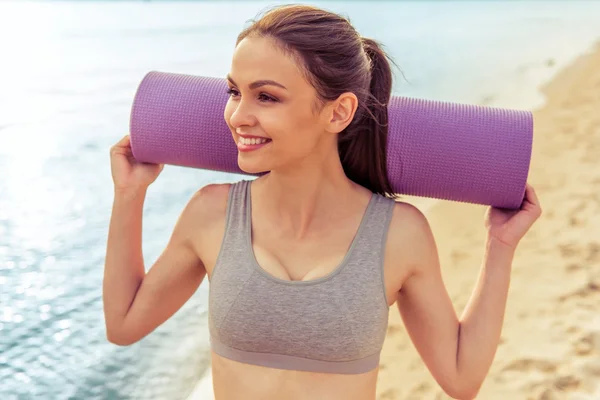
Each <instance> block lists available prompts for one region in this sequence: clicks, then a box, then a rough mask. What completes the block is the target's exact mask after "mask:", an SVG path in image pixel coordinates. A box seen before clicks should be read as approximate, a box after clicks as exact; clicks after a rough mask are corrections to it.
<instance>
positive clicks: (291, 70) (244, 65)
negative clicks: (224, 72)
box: [231, 38, 305, 89]
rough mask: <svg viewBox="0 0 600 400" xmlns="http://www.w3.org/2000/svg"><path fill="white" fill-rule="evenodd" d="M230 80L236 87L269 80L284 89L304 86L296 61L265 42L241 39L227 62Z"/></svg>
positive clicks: (271, 42)
mask: <svg viewBox="0 0 600 400" xmlns="http://www.w3.org/2000/svg"><path fill="white" fill-rule="evenodd" d="M231 76H232V78H233V79H235V81H236V82H237V83H238V84H239V85H246V84H250V83H252V82H253V81H255V80H259V79H272V80H274V81H277V82H280V83H282V84H283V85H284V86H286V87H287V88H288V89H291V87H294V86H295V87H297V88H299V87H300V86H302V85H303V83H304V84H305V82H303V81H304V79H303V76H302V74H301V72H300V69H299V68H298V65H297V63H296V60H295V59H294V58H293V57H291V56H289V55H287V54H285V53H284V52H283V51H282V50H281V49H280V48H278V47H277V45H276V44H275V42H274V41H273V40H272V39H268V38H244V39H243V40H242V41H241V42H240V43H239V44H238V45H237V47H236V49H235V51H234V53H233V58H232V60H231ZM242 82H243V83H242Z"/></svg>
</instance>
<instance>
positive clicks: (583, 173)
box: [377, 44, 600, 400]
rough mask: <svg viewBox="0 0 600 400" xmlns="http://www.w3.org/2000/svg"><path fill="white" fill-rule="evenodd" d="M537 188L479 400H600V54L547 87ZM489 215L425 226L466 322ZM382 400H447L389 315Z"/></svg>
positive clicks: (446, 212) (449, 216)
mask: <svg viewBox="0 0 600 400" xmlns="http://www.w3.org/2000/svg"><path fill="white" fill-rule="evenodd" d="M542 89H543V92H544V94H545V95H546V96H547V102H546V105H545V106H544V107H543V108H542V109H540V110H537V111H535V113H534V118H535V135H534V145H533V158H532V165H531V172H530V176H529V181H530V182H531V183H532V184H533V185H534V187H535V188H536V192H537V193H538V196H539V198H540V201H541V203H542V208H543V210H544V214H543V216H542V218H540V220H538V222H537V224H536V225H535V226H534V228H533V229H532V231H530V232H529V234H528V235H527V236H526V238H524V240H523V241H522V242H521V244H520V246H519V248H518V250H517V254H516V256H515V259H514V263H513V274H512V280H511V288H510V293H509V299H508V306H507V312H506V316H505V325H504V328H503V334H502V339H501V344H500V346H499V348H498V351H497V353H496V358H495V360H494V363H493V365H492V368H491V370H490V373H489V375H488V377H487V379H486V381H485V383H484V385H483V387H482V389H481V391H480V394H479V396H478V399H484V400H495V399H503V400H504V399H511V400H513V399H514V400H520V399H527V400H529V399H535V400H555V399H569V400H570V399H577V400H583V399H588V400H591V399H594V400H598V399H600V44H599V45H597V46H596V47H595V48H594V49H593V50H592V51H590V52H589V53H586V54H585V55H583V56H581V57H580V58H578V59H577V60H576V61H575V62H574V63H573V64H572V65H570V66H569V67H567V68H565V69H564V70H562V71H561V72H560V73H559V74H558V75H557V76H556V77H555V78H554V79H553V80H552V81H551V82H550V83H549V84H547V85H545V86H544V87H543V88H542ZM484 212H485V207H480V206H473V205H465V204H459V203H451V202H440V203H438V204H437V205H436V206H434V207H433V208H431V209H430V210H429V211H428V213H427V215H428V218H429V221H430V224H431V226H432V229H433V231H434V234H435V237H436V240H437V243H438V248H439V253H440V259H441V263H442V269H443V274H444V279H445V282H446V285H447V287H448V290H449V292H450V294H451V297H452V299H453V301H454V306H455V309H456V311H457V312H458V313H459V315H460V314H461V313H462V310H463V309H464V307H465V305H466V303H467V301H468V299H469V297H470V294H471V290H472V289H473V286H474V284H475V280H476V278H477V274H478V270H479V268H480V265H481V261H482V257H483V249H484V247H483V240H484V235H485V231H484V228H483V216H484ZM377 393H378V396H377V398H378V399H380V400H384V399H385V400H388V399H415V400H416V399H435V400H439V399H449V398H450V397H448V396H446V395H445V394H444V393H443V392H442V390H441V389H439V387H438V385H437V384H436V383H435V381H434V380H433V378H432V377H431V374H430V373H429V372H428V371H427V369H426V367H425V366H424V364H423V362H422V361H421V359H420V357H419V356H418V354H417V352H416V350H415V349H414V346H413V345H412V343H411V342H410V339H409V337H408V335H407V333H406V331H405V329H404V326H403V324H402V320H401V318H400V316H399V313H398V310H397V308H396V306H395V305H394V306H393V307H392V308H390V320H389V328H388V333H387V338H386V341H385V344H384V349H383V354H382V360H381V372H380V375H379V380H378V388H377Z"/></svg>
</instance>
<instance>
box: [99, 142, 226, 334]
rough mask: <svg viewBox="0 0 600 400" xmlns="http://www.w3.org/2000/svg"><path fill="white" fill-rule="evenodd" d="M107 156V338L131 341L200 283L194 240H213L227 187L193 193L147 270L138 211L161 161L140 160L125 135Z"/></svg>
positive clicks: (155, 324) (104, 288)
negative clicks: (111, 191) (109, 202)
mask: <svg viewBox="0 0 600 400" xmlns="http://www.w3.org/2000/svg"><path fill="white" fill-rule="evenodd" d="M110 160H111V172H112V177H113V181H114V185H115V186H114V189H115V190H114V193H115V197H114V202H113V207H112V215H111V219H110V226H109V231H108V240H107V246H106V260H105V266H104V280H103V283H102V285H103V286H102V297H103V302H104V317H105V324H106V335H107V338H108V340H109V341H110V342H112V343H115V344H118V345H129V344H132V343H135V342H137V341H138V340H140V339H142V338H143V337H144V336H146V335H148V334H149V333H150V332H152V331H153V330H154V329H155V328H156V327H158V326H159V325H160V324H162V323H163V322H164V321H166V320H167V319H168V318H169V317H170V316H172V315H173V314H174V313H175V312H176V311H177V310H178V309H179V308H181V306H182V305H183V304H184V303H185V302H186V301H187V300H188V299H189V298H190V297H191V296H192V294H193V293H194V292H195V291H196V289H197V288H198V286H200V284H201V283H202V280H203V279H204V276H205V275H206V270H205V267H204V264H203V263H202V261H201V260H200V256H199V255H198V254H199V250H198V249H196V248H195V247H194V245H193V244H196V245H197V244H198V242H203V243H205V244H206V245H207V246H211V245H213V243H212V242H211V240H210V238H211V237H213V236H215V231H214V228H215V226H217V225H219V223H221V224H222V222H221V220H223V218H221V217H222V216H224V214H225V203H226V199H227V193H228V187H227V185H208V186H205V187H204V188H202V189H200V190H198V191H197V192H196V193H195V194H194V196H192V198H191V199H190V201H189V202H188V204H187V205H186V207H185V208H184V210H183V212H182V213H181V215H180V217H179V219H178V220H177V223H176V224H175V228H174V229H173V233H172V234H171V237H170V239H169V242H168V244H167V246H166V248H165V250H164V251H163V252H162V254H161V255H160V256H159V257H158V259H157V260H156V262H155V263H154V265H152V267H151V268H150V270H149V271H148V272H147V273H146V269H145V266H144V259H143V255H142V212H143V207H144V200H145V197H146V191H147V189H148V187H149V185H150V184H152V182H154V181H155V180H156V178H157V177H158V175H159V174H160V173H161V171H162V169H163V165H161V164H147V163H140V162H138V161H137V160H136V159H135V158H134V157H133V153H132V150H131V144H130V138H129V135H127V136H125V137H123V138H122V139H121V140H120V141H119V142H118V143H116V144H115V145H114V146H113V147H111V150H110ZM196 247H197V246H196Z"/></svg>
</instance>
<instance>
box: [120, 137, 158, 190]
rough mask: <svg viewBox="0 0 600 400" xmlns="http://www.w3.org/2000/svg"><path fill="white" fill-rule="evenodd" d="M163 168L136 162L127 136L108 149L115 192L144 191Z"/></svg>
mask: <svg viewBox="0 0 600 400" xmlns="http://www.w3.org/2000/svg"><path fill="white" fill-rule="evenodd" d="M163 168H164V164H150V163H142V162H139V161H137V160H136V159H135V158H134V157H133V153H132V151H131V141H130V137H129V135H126V136H125V137H123V138H122V139H121V140H119V141H118V142H117V143H116V144H115V145H114V146H112V147H111V148H110V169H111V173H112V178H113V182H114V185H115V191H130V190H133V191H135V190H146V189H147V188H148V186H150V184H151V183H152V182H154V181H155V180H156V178H158V175H160V173H161V171H162V170H163Z"/></svg>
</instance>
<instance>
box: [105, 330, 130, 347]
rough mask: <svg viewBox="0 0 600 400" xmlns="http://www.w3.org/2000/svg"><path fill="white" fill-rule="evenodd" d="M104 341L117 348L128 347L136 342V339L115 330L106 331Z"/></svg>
mask: <svg viewBox="0 0 600 400" xmlns="http://www.w3.org/2000/svg"><path fill="white" fill-rule="evenodd" d="M106 339H107V340H108V341H109V342H110V343H112V344H116V345H117V346H130V345H132V344H134V343H135V342H137V340H136V339H134V338H132V337H131V336H127V335H124V334H123V332H119V331H117V330H115V329H108V328H107V329H106Z"/></svg>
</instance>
